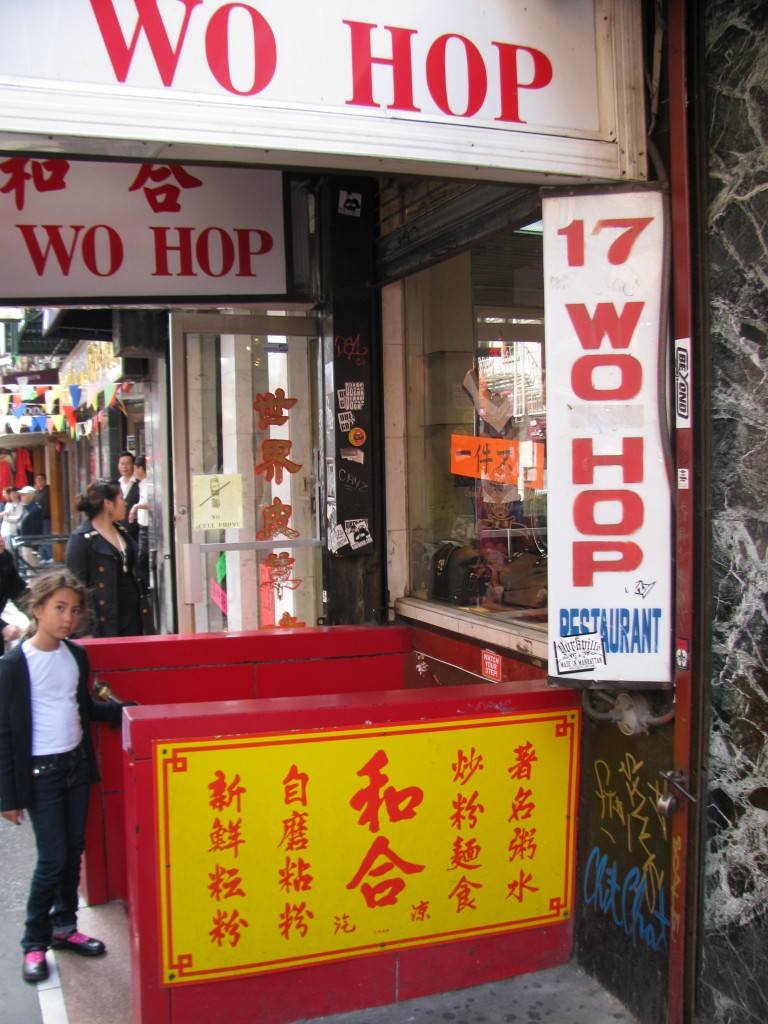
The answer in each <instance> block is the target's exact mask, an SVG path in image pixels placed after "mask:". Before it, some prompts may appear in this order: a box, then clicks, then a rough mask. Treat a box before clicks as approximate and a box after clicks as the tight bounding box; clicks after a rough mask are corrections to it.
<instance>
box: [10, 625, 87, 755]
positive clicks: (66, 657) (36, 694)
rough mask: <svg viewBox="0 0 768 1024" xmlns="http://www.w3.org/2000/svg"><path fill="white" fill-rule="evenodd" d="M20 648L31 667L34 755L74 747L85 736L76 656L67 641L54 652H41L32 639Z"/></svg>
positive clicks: (58, 752)
mask: <svg viewBox="0 0 768 1024" xmlns="http://www.w3.org/2000/svg"><path fill="white" fill-rule="evenodd" d="M21 649H22V651H23V652H24V656H25V658H26V659H27V666H28V668H29V681H30V692H31V697H32V755H33V756H39V755H41V754H63V753H66V751H68V750H74V749H75V747H76V746H77V745H78V743H80V741H81V740H82V738H83V727H82V725H81V723H80V711H79V709H78V706H77V682H78V675H79V673H78V669H77V662H76V661H75V656H74V655H73V654H72V652H71V651H70V650H69V648H68V647H67V645H66V644H59V646H58V647H57V648H56V650H55V651H41V650H39V649H38V648H37V647H35V645H34V644H33V643H32V642H31V640H25V641H24V643H23V644H22V645H21Z"/></svg>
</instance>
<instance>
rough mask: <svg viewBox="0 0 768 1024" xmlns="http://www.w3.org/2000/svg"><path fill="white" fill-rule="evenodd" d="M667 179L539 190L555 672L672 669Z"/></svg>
mask: <svg viewBox="0 0 768 1024" xmlns="http://www.w3.org/2000/svg"><path fill="white" fill-rule="evenodd" d="M664 230H665V229H664V206H663V200H662V196H661V194H660V193H658V192H652V191H641V192H629V191H627V192H614V193H610V194H603V195H594V194H587V195H578V196H557V197H552V198H547V199H545V201H544V275H545V313H546V353H547V418H548V424H547V427H548V434H549V437H550V438H556V439H557V442H556V443H550V445H549V449H548V508H549V524H548V525H549V531H548V532H549V565H550V569H549V632H550V635H549V675H550V678H551V679H554V680H556V681H558V682H560V683H562V684H575V685H589V684H590V683H592V682H598V683H602V684H609V683H620V684H622V685H625V684H627V683H630V684H634V685H647V686H653V685H660V684H666V683H669V682H671V679H672V676H671V671H672V665H671V635H672V601H671V580H672V540H671V497H670V482H669V467H668V464H667V459H666V457H665V446H664V444H663V435H662V430H663V429H664V424H663V416H662V412H663V406H664V403H665V400H666V396H665V394H664V392H663V389H662V387H661V384H660V381H662V380H663V379H664V372H663V371H664V367H663V366H662V358H663V355H662V353H663V346H662V344H661V329H662V328H661V321H662V317H661V312H662V311H661V302H662V293H663V276H664V273H665V267H664V258H663V253H664Z"/></svg>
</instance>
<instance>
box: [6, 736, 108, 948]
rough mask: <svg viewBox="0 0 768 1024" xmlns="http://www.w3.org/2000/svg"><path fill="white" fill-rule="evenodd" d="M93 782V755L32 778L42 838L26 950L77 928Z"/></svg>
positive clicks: (32, 809) (34, 814) (35, 821)
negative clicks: (90, 758)
mask: <svg viewBox="0 0 768 1024" xmlns="http://www.w3.org/2000/svg"><path fill="white" fill-rule="evenodd" d="M90 788H91V778H90V768H89V765H88V758H87V757H86V756H85V754H84V753H83V755H82V757H80V759H79V760H78V761H77V763H75V764H73V765H72V766H70V767H66V768H57V769H56V770H55V771H52V772H50V773H49V774H47V775H38V776H34V777H33V779H32V794H33V799H32V804H31V805H30V806H29V808H28V809H27V813H28V814H29V818H30V821H31V822H32V827H33V829H34V830H35V839H36V840H37V865H36V867H35V871H34V874H33V875H32V882H31V884H30V887H29V899H28V900H27V920H26V922H25V927H24V937H23V938H22V940H21V945H22V948H23V949H24V950H30V949H47V948H48V946H49V945H50V942H51V936H52V934H53V932H56V933H57V934H59V935H67V934H69V933H71V932H73V931H75V930H76V928H77V902H78V895H77V890H78V885H79V882H80V858H81V856H82V853H83V848H84V846H85V823H86V820H87V818H88V798H89V794H90Z"/></svg>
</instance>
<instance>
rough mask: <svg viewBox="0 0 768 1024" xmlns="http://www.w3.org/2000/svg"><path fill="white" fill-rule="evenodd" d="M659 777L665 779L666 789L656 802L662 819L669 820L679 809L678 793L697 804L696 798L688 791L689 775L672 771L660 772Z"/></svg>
mask: <svg viewBox="0 0 768 1024" xmlns="http://www.w3.org/2000/svg"><path fill="white" fill-rule="evenodd" d="M659 775H660V776H661V777H662V779H664V789H663V790H662V792H661V793H660V794H659V799H658V800H657V801H656V810H657V811H658V812H659V814H661V815H662V817H664V818H669V817H671V815H672V814H673V812H674V811H676V810H677V808H678V807H679V800H678V798H677V794H678V793H680V795H681V796H684V797H685V799H686V800H688V801H689V802H690V803H692V804H695V803H696V797H695V796H694V795H693V793H691V792H690V791H689V790H688V789H686V786H687V785H688V776H687V775H685V774H684V773H683V772H675V771H672V770H671V769H670V771H666V772H659Z"/></svg>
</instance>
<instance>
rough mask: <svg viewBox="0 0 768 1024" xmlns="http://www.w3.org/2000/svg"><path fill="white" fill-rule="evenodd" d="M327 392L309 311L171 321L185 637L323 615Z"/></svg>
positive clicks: (178, 562)
mask: <svg viewBox="0 0 768 1024" xmlns="http://www.w3.org/2000/svg"><path fill="white" fill-rule="evenodd" d="M320 387H321V375H320V363H319V348H318V334H317V323H316V321H315V319H314V317H312V316H310V315H307V316H304V315H296V314H285V315H282V314H269V315H267V314H264V315H242V314H236V313H234V314H222V313H216V314H206V313H202V314H195V315H190V314H173V315H172V316H171V413H172V430H173V434H172V446H173V453H174V457H173V468H172V474H173V489H174V516H173V518H174V536H175V549H176V550H175V566H174V570H175V575H176V589H177V594H178V627H179V632H180V633H207V632H221V631H228V630H232V631H234V630H250V629H260V628H268V627H271V626H282V627H288V628H289V627H291V626H297V625H303V624H306V625H314V624H315V622H316V620H317V619H318V618H319V617H320V616H322V614H323V606H322V572H321V541H320V501H319V486H320V484H319V477H318V467H319V466H321V465H323V464H324V462H323V453H322V451H321V444H322V440H321V439H322V436H323V435H322V430H321V429H320V420H321V415H322V402H321V400H320Z"/></svg>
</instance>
